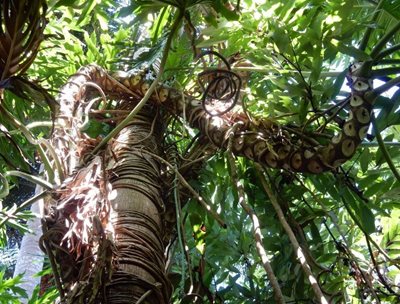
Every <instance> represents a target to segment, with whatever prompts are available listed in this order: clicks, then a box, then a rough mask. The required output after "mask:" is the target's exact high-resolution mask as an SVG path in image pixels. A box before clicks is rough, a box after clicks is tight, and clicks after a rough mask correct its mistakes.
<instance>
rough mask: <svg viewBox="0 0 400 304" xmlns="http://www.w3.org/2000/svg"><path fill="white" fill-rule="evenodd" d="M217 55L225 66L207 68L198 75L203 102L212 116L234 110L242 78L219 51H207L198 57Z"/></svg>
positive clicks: (205, 108) (204, 107)
mask: <svg viewBox="0 0 400 304" xmlns="http://www.w3.org/2000/svg"><path fill="white" fill-rule="evenodd" d="M206 55H215V56H217V57H218V58H219V59H221V61H222V62H223V63H224V65H225V68H213V69H211V68H210V69H207V70H205V71H203V72H201V73H199V74H198V75H197V79H198V83H199V86H200V88H201V90H202V93H203V95H202V98H201V104H202V107H203V109H204V111H206V113H207V114H208V115H210V116H219V115H223V114H225V113H227V112H228V111H230V110H232V108H233V107H234V106H235V105H236V104H237V102H238V100H239V97H240V88H241V87H242V79H241V78H240V76H239V75H238V74H236V73H235V72H233V71H232V70H231V66H230V64H229V62H228V61H227V60H226V59H225V58H224V57H223V56H222V55H221V54H219V53H217V52H214V51H207V52H203V53H202V54H200V56H199V57H198V58H199V59H200V58H201V57H204V56H206Z"/></svg>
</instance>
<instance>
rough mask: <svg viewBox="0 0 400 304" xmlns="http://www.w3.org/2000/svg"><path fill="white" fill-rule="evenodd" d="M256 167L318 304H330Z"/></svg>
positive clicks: (260, 170)
mask: <svg viewBox="0 0 400 304" xmlns="http://www.w3.org/2000/svg"><path fill="white" fill-rule="evenodd" d="M255 166H256V170H257V173H258V176H259V178H260V180H261V184H262V186H263V188H264V191H265V192H266V193H267V195H268V197H269V199H270V202H271V204H272V206H273V208H274V209H275V212H276V213H277V215H278V219H279V221H280V222H281V224H282V227H283V229H284V230H285V231H286V233H287V235H288V237H289V239H290V242H291V243H292V246H293V249H294V252H295V253H296V256H297V258H298V259H299V261H300V265H301V267H302V268H303V271H304V273H305V274H306V276H307V278H308V280H309V281H310V284H311V287H312V289H313V290H314V293H315V296H316V297H317V299H318V302H319V303H321V304H328V301H327V300H326V298H325V296H324V294H323V293H322V290H321V288H320V287H319V285H318V282H317V280H316V278H315V276H314V274H313V273H312V271H311V267H310V265H309V264H308V263H307V260H306V258H305V256H304V253H303V250H302V249H301V247H300V244H299V242H298V241H297V239H296V237H295V235H294V233H293V231H292V229H291V228H290V226H289V224H288V222H287V221H286V219H285V216H284V214H283V211H282V209H281V207H280V206H279V203H278V200H277V198H276V196H275V195H274V193H273V192H272V190H271V188H270V187H269V185H268V184H267V182H266V180H265V177H264V175H263V172H262V167H261V166H260V165H259V164H257V163H255Z"/></svg>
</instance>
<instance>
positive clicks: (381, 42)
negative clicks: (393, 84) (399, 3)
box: [370, 22, 400, 61]
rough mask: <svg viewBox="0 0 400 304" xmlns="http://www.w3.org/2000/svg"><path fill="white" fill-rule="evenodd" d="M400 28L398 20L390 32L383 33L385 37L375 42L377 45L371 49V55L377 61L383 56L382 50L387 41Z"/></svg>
mask: <svg viewBox="0 0 400 304" xmlns="http://www.w3.org/2000/svg"><path fill="white" fill-rule="evenodd" d="M399 30H400V22H397V24H395V25H394V26H393V27H392V28H391V29H390V30H389V31H388V32H386V33H385V35H383V37H382V38H381V39H380V40H379V41H378V42H377V43H376V44H375V47H374V48H373V49H372V51H371V55H370V56H371V57H372V59H374V60H375V61H376V60H377V59H378V58H379V57H381V56H380V54H379V53H380V51H381V50H382V49H383V48H384V46H385V45H386V43H387V42H388V41H389V40H390V39H391V38H392V37H393V36H394V34H396V32H397V31H399Z"/></svg>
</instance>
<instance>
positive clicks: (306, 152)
mask: <svg viewBox="0 0 400 304" xmlns="http://www.w3.org/2000/svg"><path fill="white" fill-rule="evenodd" d="M75 2H76V3H75V4H77V3H80V2H79V1H75ZM111 2H112V1H104V2H102V3H101V4H99V5H97V6H96V5H95V2H94V1H89V2H88V3H83V2H82V3H81V5H78V6H77V7H75V6H74V4H71V3H66V2H65V1H52V2H51V4H50V8H51V9H52V10H54V13H53V14H52V15H51V18H54V20H56V21H57V22H60V24H62V25H58V24H57V22H56V21H54V22H53V23H52V24H51V33H52V35H49V36H48V39H49V40H48V41H46V40H45V41H44V43H49V44H48V45H46V47H43V54H45V55H41V53H40V52H39V53H38V54H37V56H38V57H37V60H36V63H35V64H34V65H33V66H32V71H33V72H32V73H34V72H35V71H36V74H37V75H42V76H44V75H46V77H43V78H46V79H47V80H48V83H49V84H51V85H52V86H53V87H56V84H57V85H60V83H61V82H63V83H64V84H63V85H62V86H59V87H60V89H59V92H57V97H56V100H57V103H54V101H53V99H52V98H51V96H50V95H48V94H47V93H46V92H45V91H43V90H42V89H40V87H38V86H36V83H35V82H32V84H31V88H33V89H34V90H35V91H37V92H40V93H41V95H40V98H39V99H45V100H46V101H47V102H48V104H49V105H51V108H52V109H53V110H54V111H53V113H52V117H53V118H54V121H53V122H52V123H51V124H47V125H48V126H50V127H51V135H50V139H49V140H47V139H43V138H42V139H37V138H36V137H35V136H34V135H33V134H32V132H31V131H30V129H29V128H24V123H21V122H20V120H26V119H27V117H22V118H21V117H19V118H16V117H15V116H14V115H13V111H11V110H10V109H12V105H14V104H17V103H16V102H15V99H13V98H16V97H13V96H11V97H9V96H6V98H3V99H2V103H1V104H0V106H1V108H0V109H1V114H2V117H4V118H5V124H6V126H7V127H8V128H11V127H12V128H13V129H17V128H22V130H23V134H24V136H25V137H26V138H28V141H29V142H30V145H31V146H34V147H35V148H37V149H38V150H39V154H40V157H41V160H42V161H43V162H44V164H45V167H46V173H45V175H44V177H43V178H38V177H33V176H30V175H29V174H28V173H27V172H23V173H20V172H18V171H17V170H11V171H10V170H8V171H7V172H6V173H5V174H4V176H3V175H0V177H1V179H2V182H3V183H4V185H6V186H3V187H2V188H1V193H0V196H4V195H5V194H6V192H7V191H8V188H9V187H8V186H9V178H8V176H12V175H18V176H22V177H24V178H29V179H30V180H32V181H34V182H37V183H39V184H40V185H42V186H43V187H44V188H45V189H47V190H46V191H45V192H44V193H42V194H39V197H45V206H44V208H43V211H44V217H43V227H44V231H43V236H42V237H41V242H40V245H41V247H42V249H43V250H44V251H45V252H46V253H47V254H48V257H49V261H50V264H51V268H52V271H53V273H54V284H55V285H56V287H57V289H58V291H59V293H60V297H61V299H62V301H64V302H66V303H132V302H134V303H146V302H147V303H169V302H170V301H171V298H173V299H176V300H178V299H181V300H182V301H183V302H185V301H186V302H196V301H197V302H201V301H202V299H203V301H204V300H205V299H207V301H208V302H217V303H218V302H223V300H224V299H225V300H226V301H231V302H232V303H233V302H234V301H238V295H240V296H241V297H243V298H245V299H247V300H248V301H253V302H261V301H263V300H264V298H268V299H272V297H273V298H274V301H275V302H277V303H284V302H285V300H288V301H289V300H298V299H299V298H303V297H306V298H307V300H306V301H315V302H319V303H328V302H329V303H330V302H332V303H335V302H340V301H344V299H348V298H349V297H351V298H363V297H367V298H368V300H371V301H377V302H379V301H380V300H381V299H386V300H388V301H391V300H393V299H396V298H398V296H399V290H398V288H397V287H396V286H395V282H396V274H395V273H396V271H394V272H389V271H388V270H383V268H382V267H381V266H380V265H381V264H384V263H385V265H391V266H393V267H394V268H396V267H397V268H398V263H397V262H396V255H395V252H396V248H397V247H396V245H395V244H397V243H396V242H397V238H398V235H399V233H398V224H397V222H395V221H391V220H389V219H388V218H390V217H389V216H388V215H389V214H390V215H392V217H394V218H395V217H396V214H397V213H396V211H395V208H393V206H392V205H389V204H392V201H391V200H390V199H389V198H388V196H387V194H384V190H382V191H381V190H377V189H374V188H373V187H371V186H370V184H368V183H370V180H369V179H368V178H369V177H366V178H365V180H364V177H363V178H361V177H359V176H358V175H360V174H365V175H369V173H370V175H371V176H377V178H378V182H379V183H381V184H377V185H378V186H380V185H384V187H383V188H384V189H387V190H390V191H392V192H393V191H394V192H395V191H397V190H396V189H397V186H396V182H395V179H399V176H398V172H397V169H396V166H395V165H394V161H393V160H395V159H396V156H395V154H394V151H393V150H389V151H388V149H386V146H385V143H384V141H383V139H382V137H381V134H380V132H379V131H380V130H384V129H388V128H392V127H394V128H395V126H396V124H398V123H399V121H398V119H397V118H396V113H397V112H396V111H397V109H396V107H397V106H398V93H396V94H395V95H394V96H393V97H391V98H388V97H384V96H382V94H384V93H386V92H387V91H389V90H390V89H392V90H393V89H396V90H397V88H398V86H399V82H400V81H399V77H398V76H397V75H398V72H399V70H400V69H399V67H398V64H399V62H398V54H397V52H398V49H399V46H398V42H399V41H398V39H399V38H398V32H399V30H400V26H399V24H400V23H399V19H400V16H396V14H395V13H393V11H395V10H394V9H393V5H394V4H393V3H391V2H389V1H380V2H379V3H378V4H375V3H374V4H373V5H371V7H370V8H365V9H360V8H359V7H358V6H355V2H354V1H348V2H346V3H345V4H343V3H339V1H328V2H327V3H326V5H322V4H317V3H311V4H309V5H308V6H307V5H305V6H304V5H303V4H304V3H303V2H302V1H289V2H288V3H287V4H285V5H283V4H282V3H280V2H279V1H272V2H267V1H265V2H263V1H260V2H262V3H261V5H260V6H259V7H255V6H254V4H253V3H251V2H252V1H244V2H243V3H241V2H240V1H239V2H238V3H237V4H236V6H235V3H231V2H229V1H222V0H221V1H214V2H213V3H211V4H210V2H208V1H138V2H132V3H131V4H130V5H128V6H126V7H125V8H124V9H123V10H119V11H118V13H119V16H125V17H127V16H128V15H130V13H132V12H133V14H132V16H133V17H132V16H131V17H132V18H136V19H135V20H136V21H135V22H136V23H135V25H137V27H135V29H134V30H132V31H128V30H126V31H125V30H123V26H122V24H123V22H125V21H126V20H125V21H120V20H117V18H116V19H115V20H114V21H113V22H114V23H113V22H110V23H109V24H110V28H111V27H112V28H113V30H110V31H109V32H107V33H106V30H105V29H106V28H107V26H108V25H106V24H105V19H107V18H106V17H104V16H105V12H107V13H109V14H113V13H115V9H112V8H110V6H108V5H109V4H110V3H111ZM116 3H118V2H116ZM302 5H303V6H302ZM60 6H61V7H62V8H66V10H65V13H66V15H65V16H61V15H60V14H59V13H60V10H59V8H58V7H60ZM64 6H65V7H64ZM15 8H16V7H15ZM391 8H392V9H391ZM36 9H37V10H38V8H36ZM75 9H76V10H81V11H79V12H81V13H82V15H81V16H75V15H74V10H75ZM240 9H242V10H243V11H242V15H241V16H240V14H239V10H240ZM33 10H34V9H33ZM10 11H12V9H10V8H8V9H6V10H5V12H6V13H7V12H10ZM34 11H35V10H34ZM39 12H40V9H39ZM42 12H43V13H44V12H46V7H45V6H44V7H43V8H42ZM253 12H254V14H253ZM352 12H354V13H352ZM366 12H367V13H371V14H370V15H368V16H370V18H371V19H370V20H371V23H372V24H379V26H380V27H378V29H377V30H373V28H374V26H368V27H367V29H366V30H365V29H364V28H363V27H362V26H361V23H362V22H361V21H360V20H361V17H360V16H363V15H364V14H366ZM388 12H391V14H389V13H388ZM218 14H220V15H222V16H223V17H224V18H226V19H228V20H229V21H228V22H229V23H228V25H223V22H220V21H221V20H220V19H219V16H218ZM357 14H360V15H357ZM387 14H389V15H390V17H388V18H389V20H390V21H391V23H387V24H389V25H388V27H387V28H384V25H385V24H386V23H384V22H382V21H381V19H379V18H380V17H379V16H381V17H382V16H384V17H387ZM267 15H268V16H274V17H273V18H269V19H266V18H264V16H267ZM35 16H36V17H35ZM39 16H40V15H39ZM94 16H96V17H97V18H94ZM354 16H357V17H354ZM75 17H77V18H75ZM117 17H118V15H117ZM239 18H241V19H240V21H236V20H238V19H239ZM346 18H348V19H349V20H350V21H348V20H347V19H346ZM357 18H358V19H357ZM382 18H383V17H382ZM75 19H76V20H75ZM128 19H129V18H128ZM26 20H32V22H33V21H36V23H38V25H37V26H36V27H35V28H38V29H40V30H43V26H42V24H41V23H40V22H42V21H43V20H42V19H41V18H39V17H38V15H37V12H36V15H35V14H34V17H31V18H28V17H27V18H26ZM138 20H140V21H141V22H142V24H141V25H140V26H139V25H138V24H137V22H138ZM145 20H151V22H150V23H152V25H148V23H146V22H145ZM354 20H358V21H359V22H358V23H356V22H355V21H354ZM91 22H93V24H92V23H91ZM128 22H129V21H128ZM352 22H353V23H352ZM70 23H73V25H70ZM115 23H117V24H119V25H120V26H121V27H120V29H119V30H118V31H116V30H115ZM349 24H350V25H349ZM69 26H70V27H71V31H69V30H67V29H66V28H68V27H69ZM146 26H148V28H149V31H148V35H147V36H146V33H145V32H141V30H142V29H143V28H146ZM385 26H386V25H385ZM28 28H29V27H28ZM2 29H3V28H2ZM77 29H79V30H77ZM80 31H82V32H80ZM304 33H306V34H304ZM109 34H110V35H109ZM111 35H113V38H112V39H115V40H113V41H112V42H111V43H110V41H111ZM129 35H132V36H129ZM134 35H136V36H134ZM59 36H63V37H65V40H63V43H60V42H59V40H57V39H58V37H59ZM7 37H8V36H7ZM32 37H33V38H32V39H34V38H36V39H37V41H39V40H40V39H39V38H42V36H41V35H37V36H35V35H33V36H32ZM133 37H134V38H133ZM188 37H189V38H188ZM349 37H350V38H349ZM176 38H179V39H176ZM52 39H54V40H52ZM5 41H7V39H6V40H5ZM355 41H360V43H359V44H357V43H355ZM80 45H82V46H84V47H83V50H81V47H80ZM120 45H122V46H123V47H119V46H120ZM148 45H151V46H152V48H146V47H147V46H148ZM237 45H240V50H238V49H237V48H235V47H236V46H237ZM31 46H32V51H31V52H27V54H31V55H32V56H33V57H34V56H35V55H36V52H37V44H31ZM49 46H51V47H49ZM64 46H65V49H64ZM77 46H78V47H77ZM138 46H146V47H144V48H139V47H138ZM52 50H56V51H55V52H52ZM189 50H190V52H193V54H192V53H190V52H189ZM233 51H235V52H236V53H234V54H233V55H231V54H230V53H233ZM237 51H239V53H237ZM339 53H341V55H340V56H341V57H343V56H344V55H350V56H353V57H354V59H355V60H352V63H351V64H350V63H349V61H350V60H347V61H346V60H337V57H339V55H338V54H339ZM60 54H61V55H60ZM71 54H74V55H76V57H73V56H71ZM222 54H224V55H222ZM46 55H47V56H49V58H52V60H49V59H47V58H46ZM230 55H231V56H230ZM192 56H193V58H192ZM66 58H67V59H66ZM116 58H117V59H116ZM160 58H161V59H160ZM246 58H247V59H248V60H249V61H245V59H246ZM17 59H18V58H17ZM28 59H29V60H28V61H27V62H26V63H25V62H23V63H24V64H23V65H21V69H22V70H23V71H25V70H26V68H27V66H28V64H30V63H31V62H32V60H31V59H32V58H30V57H29V58H28ZM53 59H54V60H53ZM18 60H19V59H18ZM18 60H17V61H18ZM72 60H74V62H75V63H74V64H73V65H67V64H66V62H70V61H72ZM107 60H114V63H113V64H110V62H109V61H107ZM115 60H117V61H118V62H117V63H115ZM58 61H60V62H64V63H65V66H62V64H61V63H60V64H57V62H58ZM92 61H97V63H98V64H99V65H95V64H90V65H85V64H86V63H88V62H92ZM250 61H251V62H250ZM4 62H5V61H4ZM138 63H145V66H144V67H143V66H142V67H141V68H139V69H134V68H133V67H134V66H135V67H137V66H138ZM335 64H338V66H339V68H340V69H342V70H343V72H342V71H340V72H337V71H335V72H334V73H331V72H330V71H326V70H327V68H328V65H332V66H333V65H335ZM54 65H55V68H54ZM81 65H83V67H80V66H81ZM100 65H101V66H107V67H108V69H105V68H103V67H100ZM78 67H79V68H78ZM110 67H112V68H111V69H110ZM199 67H200V68H199ZM307 69H308V71H305V70H307ZM76 70H77V71H76ZM112 70H113V71H112ZM153 73H155V75H153ZM324 73H325V74H324ZM3 75H4V77H5V78H4V79H2V84H4V87H2V90H3V89H4V90H3V91H6V92H8V90H10V89H11V88H12V87H10V86H7V84H8V83H9V82H8V79H11V74H7V73H5V72H3ZM323 75H325V76H326V75H327V76H326V77H328V78H325V76H323ZM332 75H333V76H335V77H336V81H335V82H333V81H325V80H326V79H331V78H330V77H332ZM55 76H56V77H55ZM66 76H68V78H67V77H66ZM172 76H174V77H175V78H176V79H175V80H174V79H172V81H171V82H170V83H168V82H167V81H166V82H163V81H162V80H165V79H168V78H172ZM17 79H18V78H17ZM24 79H25V78H24ZM375 79H380V80H381V81H383V84H382V83H376V82H374V80H375ZM344 80H346V82H347V83H344ZM25 81H26V79H25ZM23 83H25V82H23ZM28 83H29V82H28ZM327 83H328V84H327ZM246 86H247V87H246ZM343 89H346V90H348V91H349V92H342V91H343ZM3 91H2V92H3ZM14 91H15V90H14ZM14 93H15V92H14ZM7 94H8V93H7ZM36 98H38V97H37V96H36ZM3 100H4V101H3ZM266 100H268V103H267V102H266ZM6 105H7V106H6ZM10 107H11V108H10ZM374 108H378V109H380V112H379V113H378V112H376V113H375V114H374V112H373V110H374ZM279 114H281V115H279ZM385 114H388V117H390V119H388V120H387V121H386V120H385V118H384V115H385ZM374 115H376V116H377V119H376V121H374V120H373V116H374ZM371 121H372V123H373V126H374V131H373V132H371V130H370V124H371ZM43 125H45V124H43ZM2 132H3V131H2ZM385 132H386V131H385ZM3 134H4V135H5V136H6V137H7V139H8V140H10V142H13V141H12V137H11V136H10V134H9V132H8V131H7V130H6V131H4V132H3ZM383 135H384V136H385V134H384V133H383ZM373 136H376V138H377V145H379V153H381V156H380V160H379V161H377V163H378V164H380V165H382V164H384V163H387V166H386V165H384V168H385V171H384V173H381V174H380V175H379V174H378V175H376V174H377V173H376V172H374V170H373V168H372V165H371V162H370V160H369V159H368V157H369V155H370V154H368V153H370V152H368V151H367V152H365V151H366V150H365V148H364V147H365V145H366V144H367V141H366V137H369V138H372V137H373ZM390 144H393V143H392V142H391V143H390ZM360 145H362V147H361V148H360V147H359V146H360ZM360 151H362V152H360ZM379 153H378V152H376V155H378V154H379ZM25 154H27V153H25ZM364 154H366V155H367V156H363V155H364ZM21 155H24V151H22V152H21ZM392 156H393V157H392ZM377 157H378V156H377ZM358 158H361V159H362V161H360V164H358V162H359V161H358ZM5 159H6V158H5ZM211 164H212V165H211ZM25 165H26V164H25ZM8 166H10V162H9V163H8ZM368 170H370V171H368ZM25 171H26V170H25ZM360 172H362V173H360ZM207 174H210V175H207ZM374 174H375V175H374ZM353 179H355V180H356V181H357V182H354V181H353ZM382 181H384V182H382ZM397 182H398V181H397ZM363 187H364V188H365V189H366V191H364V189H363ZM371 188H372V190H371ZM210 189H212V190H210ZM380 191H381V192H383V193H381V194H380V196H378V195H377V193H379V192H380ZM390 191H389V193H390ZM199 192H202V193H203V194H204V195H203V196H202V195H201V194H200V193H199ZM367 194H368V195H369V196H368V195H367ZM372 198H373V199H374V200H375V203H376V204H377V205H376V206H374V205H373V204H366V202H368V201H370V200H371V199H372ZM378 198H379V199H378ZM378 200H381V201H383V202H384V203H378V202H377V201H378ZM387 200H389V203H387V204H386V203H385V201H387ZM27 204H30V202H28V203H27ZM239 204H240V206H241V207H243V209H244V210H245V212H239V211H238V209H237V207H236V205H239ZM378 204H379V205H378ZM17 211H18V209H17ZM13 212H14V211H13ZM275 214H276V215H277V216H275ZM12 216H13V214H12V213H9V214H8V215H7V218H12ZM247 216H248V217H249V218H251V224H250V223H249V222H248V220H247ZM375 217H377V218H379V219H382V222H383V223H384V226H385V228H384V230H385V232H384V233H385V234H384V236H380V239H381V242H382V243H381V244H378V243H377V242H376V240H375V239H374V236H376V235H375V234H376V231H377V229H376V227H375V225H376V222H377V221H376V220H375ZM5 222H6V221H4V223H5ZM1 225H3V222H2V224H1ZM348 227H350V230H347V228H348ZM0 228H1V226H0ZM354 230H357V231H359V233H358V234H356V233H354V234H353V231H354ZM249 235H254V240H253V239H252V238H251V237H249ZM361 238H362V239H363V240H364V243H363V249H364V250H365V251H364V252H363V253H362V254H359V255H361V256H362V257H363V259H360V258H359V257H358V256H356V254H355V253H354V250H355V247H356V246H357V241H358V240H359V239H361ZM353 242H354V243H353ZM360 247H362V246H360ZM232 248H234V249H232ZM174 252H175V254H174ZM177 265H179V267H180V268H178V269H179V270H178V271H179V273H177V272H176V271H177ZM366 265H367V266H366ZM370 265H372V266H370ZM284 269H285V271H284ZM391 271H392V270H391ZM186 272H187V274H186ZM266 278H267V280H266ZM242 281H243V282H242ZM348 281H351V282H352V284H350V285H349V286H350V287H349V286H347V285H346V284H347V283H346V282H348ZM282 282H284V283H282ZM338 282H339V283H338ZM339 285H340V286H339ZM338 286H339V287H338ZM174 288H175V291H174ZM382 289H384V290H385V292H381V290H382ZM354 290H356V291H354ZM353 291H354V293H352V292H353Z"/></svg>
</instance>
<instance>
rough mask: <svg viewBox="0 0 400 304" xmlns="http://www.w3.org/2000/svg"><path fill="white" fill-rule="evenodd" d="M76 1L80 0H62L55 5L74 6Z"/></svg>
mask: <svg viewBox="0 0 400 304" xmlns="http://www.w3.org/2000/svg"><path fill="white" fill-rule="evenodd" d="M76 2H78V0H60V1H58V2H57V3H56V4H55V5H54V7H60V6H73V5H74V4H75V3H76Z"/></svg>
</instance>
